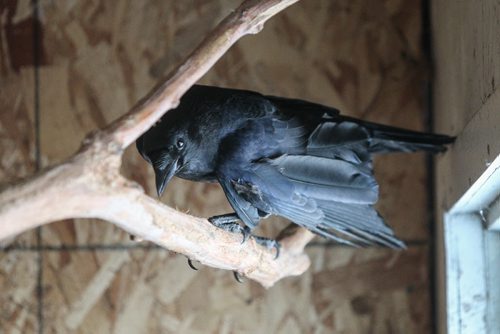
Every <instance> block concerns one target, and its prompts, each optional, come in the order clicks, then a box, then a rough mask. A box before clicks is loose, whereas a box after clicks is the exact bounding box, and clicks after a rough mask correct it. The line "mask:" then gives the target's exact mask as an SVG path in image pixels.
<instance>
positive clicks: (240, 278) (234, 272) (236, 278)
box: [233, 271, 245, 283]
mask: <svg viewBox="0 0 500 334" xmlns="http://www.w3.org/2000/svg"><path fill="white" fill-rule="evenodd" d="M233 275H234V279H235V280H236V281H237V282H238V283H243V282H245V280H244V279H243V276H241V275H240V273H239V272H237V271H233Z"/></svg>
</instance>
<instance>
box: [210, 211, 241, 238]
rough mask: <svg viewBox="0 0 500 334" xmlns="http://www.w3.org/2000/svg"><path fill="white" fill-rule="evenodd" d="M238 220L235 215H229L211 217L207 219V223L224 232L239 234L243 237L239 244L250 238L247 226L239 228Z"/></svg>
mask: <svg viewBox="0 0 500 334" xmlns="http://www.w3.org/2000/svg"><path fill="white" fill-rule="evenodd" d="M238 220H239V218H238V216H237V215H236V213H229V214H226V215H220V216H213V217H210V218H208V221H209V222H210V223H212V225H214V226H215V227H218V228H221V229H223V230H224V231H228V232H231V233H241V234H242V235H243V240H242V241H241V243H244V242H245V241H246V240H247V239H248V237H249V236H250V229H249V228H248V227H247V226H241V225H240V224H238V223H237V222H238Z"/></svg>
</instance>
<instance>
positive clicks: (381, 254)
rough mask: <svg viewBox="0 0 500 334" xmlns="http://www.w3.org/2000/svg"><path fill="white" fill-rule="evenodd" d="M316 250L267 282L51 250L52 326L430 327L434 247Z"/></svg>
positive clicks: (146, 255)
mask: <svg viewBox="0 0 500 334" xmlns="http://www.w3.org/2000/svg"><path fill="white" fill-rule="evenodd" d="M310 253H312V255H313V258H314V265H313V268H312V269H311V270H309V271H308V272H307V273H305V274H304V275H303V276H301V277H300V278H290V279H287V280H285V281H282V282H280V283H278V284H277V285H276V286H274V287H272V288H271V289H269V290H265V289H263V288H262V287H261V286H259V285H257V284H256V283H252V282H246V283H243V284H239V283H237V282H236V281H235V280H234V279H233V277H232V275H231V273H230V272H227V271H221V270H215V269H209V268H200V269H199V270H198V271H193V270H191V269H190V268H189V267H188V266H187V264H186V261H185V259H184V258H183V257H182V256H178V255H173V254H169V253H168V252H166V251H164V250H157V251H149V252H145V251H142V250H134V251H129V252H117V251H105V252H102V251H100V252H99V251H98V252H88V251H74V252H64V251H63V252H47V253H45V255H44V269H43V272H44V275H45V277H44V280H45V281H46V282H50V283H46V284H47V285H46V286H44V292H45V306H44V313H45V316H44V326H45V327H44V329H45V330H44V332H45V333H70V332H75V333H92V334H94V333H120V334H122V333H134V334H136V333H287V334H289V333H428V331H429V316H428V303H429V295H428V286H427V269H426V268H427V258H426V256H425V252H422V251H421V250H420V249H413V248H410V249H409V250H408V251H406V252H400V253H394V252H391V251H388V250H378V251H371V252H365V251H363V250H353V249H349V250H344V251H342V252H338V253H337V252H335V251H332V250H330V249H327V250H324V249H313V250H311V251H310ZM82 263H85V266H82ZM348 281H349V283H348V284H346V282H348ZM208 287H209V288H208Z"/></svg>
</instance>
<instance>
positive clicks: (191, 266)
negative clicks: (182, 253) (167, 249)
mask: <svg viewBox="0 0 500 334" xmlns="http://www.w3.org/2000/svg"><path fill="white" fill-rule="evenodd" d="M188 265H189V267H190V268H191V269H193V270H198V268H196V267H195V266H194V264H193V261H191V259H188Z"/></svg>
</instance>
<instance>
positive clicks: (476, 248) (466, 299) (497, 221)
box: [444, 155, 500, 334]
mask: <svg viewBox="0 0 500 334" xmlns="http://www.w3.org/2000/svg"><path fill="white" fill-rule="evenodd" d="M444 240H445V254H446V283H447V284H446V296H447V298H446V299H447V300H446V302H447V305H446V306H447V328H448V333H453V334H466V333H471V334H477V333H500V155H499V156H497V158H496V159H495V160H494V161H493V162H492V163H491V164H490V165H489V167H488V168H487V169H486V171H485V172H484V173H483V174H482V175H481V176H480V177H479V178H478V180H477V181H476V182H475V183H474V184H473V185H472V186H471V187H470V188H469V189H468V190H467V191H466V193H465V194H464V195H463V196H462V197H461V198H460V199H459V200H458V201H457V202H456V203H455V205H453V207H452V208H451V209H450V210H449V211H448V212H447V213H446V214H445V217H444Z"/></svg>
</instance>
